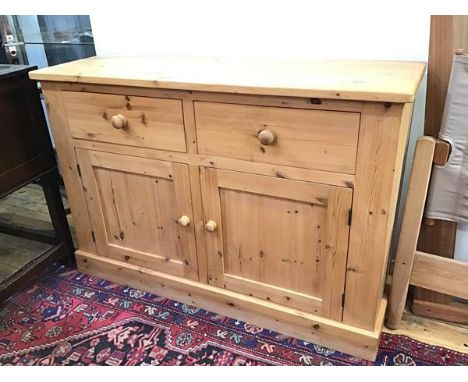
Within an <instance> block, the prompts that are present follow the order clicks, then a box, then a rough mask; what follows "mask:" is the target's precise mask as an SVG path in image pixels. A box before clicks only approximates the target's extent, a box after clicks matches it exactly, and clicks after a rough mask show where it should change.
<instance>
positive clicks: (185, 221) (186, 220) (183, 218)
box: [177, 215, 190, 227]
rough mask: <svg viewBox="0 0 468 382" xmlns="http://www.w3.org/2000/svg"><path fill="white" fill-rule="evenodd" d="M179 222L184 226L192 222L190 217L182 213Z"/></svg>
mask: <svg viewBox="0 0 468 382" xmlns="http://www.w3.org/2000/svg"><path fill="white" fill-rule="evenodd" d="M177 223H178V224H179V225H181V226H182V227H186V226H188V225H189V224H190V218H189V217H188V216H186V215H182V216H181V217H180V218H179V219H177Z"/></svg>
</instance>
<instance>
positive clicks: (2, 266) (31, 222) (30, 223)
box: [0, 184, 468, 354]
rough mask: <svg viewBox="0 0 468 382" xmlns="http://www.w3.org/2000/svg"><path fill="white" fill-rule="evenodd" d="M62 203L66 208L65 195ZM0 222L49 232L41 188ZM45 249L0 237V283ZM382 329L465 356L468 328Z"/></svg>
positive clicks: (13, 198) (26, 193) (9, 207)
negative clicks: (461, 353)
mask: <svg viewBox="0 0 468 382" xmlns="http://www.w3.org/2000/svg"><path fill="white" fill-rule="evenodd" d="M64 204H65V206H66V207H67V206H68V203H67V201H66V197H65V195H64ZM68 219H69V224H70V227H71V231H72V236H73V240H74V241H75V244H76V238H75V235H74V229H73V221H72V220H71V215H68ZM0 222H8V223H9V224H13V225H19V226H24V227H27V228H32V229H39V230H44V231H47V230H52V225H51V223H50V217H49V214H48V211H47V205H46V203H45V200H44V195H43V193H42V188H41V187H40V186H39V185H36V184H31V185H28V186H26V187H24V188H22V189H20V190H18V191H17V192H15V193H13V194H11V195H9V196H7V197H6V198H3V199H1V200H0ZM45 248H47V244H42V243H38V242H33V241H30V240H25V239H19V238H15V237H13V236H10V235H4V234H0V282H1V280H2V278H5V277H8V276H9V275H11V273H12V272H15V271H16V270H17V269H18V267H21V266H22V265H23V264H24V263H25V262H27V261H30V259H33V258H34V257H36V256H38V255H39V254H40V253H42V251H44V249H45ZM384 330H385V331H386V332H388V333H394V334H402V335H406V336H408V337H411V338H414V339H416V340H419V341H422V342H426V343H429V344H433V345H437V346H443V347H446V348H449V349H452V350H456V351H459V352H463V353H467V354H468V327H467V326H462V325H454V324H449V323H444V322H441V321H436V320H431V319H427V318H423V317H418V316H416V315H414V314H412V313H410V312H405V314H404V315H403V320H402V322H401V326H400V329H398V330H396V331H394V330H390V329H387V328H385V329H384Z"/></svg>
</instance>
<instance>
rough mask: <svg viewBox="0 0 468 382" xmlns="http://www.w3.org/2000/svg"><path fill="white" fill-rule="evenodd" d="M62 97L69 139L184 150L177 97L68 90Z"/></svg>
mask: <svg viewBox="0 0 468 382" xmlns="http://www.w3.org/2000/svg"><path fill="white" fill-rule="evenodd" d="M63 96H64V103H65V108H66V112H67V118H68V124H69V128H70V132H71V135H72V137H73V138H78V139H86V140H92V141H100V142H108V143H116V144H121V145H128V146H139V147H148V148H155V149H161V150H170V151H180V152H185V151H186V145H185V131H184V119H183V113H182V101H181V100H174V99H164V98H151V97H135V96H125V95H114V94H99V93H85V92H71V91H64V92H63ZM116 116H118V117H117V123H116V122H115V117H116ZM113 117H114V118H113ZM122 121H126V126H125V123H124V124H123V125H122V124H121V125H119V122H122ZM114 125H116V126H114ZM118 127H120V128H118Z"/></svg>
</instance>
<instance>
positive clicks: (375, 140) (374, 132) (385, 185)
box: [343, 104, 413, 330]
mask: <svg viewBox="0 0 468 382" xmlns="http://www.w3.org/2000/svg"><path fill="white" fill-rule="evenodd" d="M388 106H390V107H388ZM412 109H413V104H393V105H382V104H366V105H364V108H363V112H362V114H361V127H360V132H359V142H360V143H359V147H358V154H357V155H358V157H357V164H356V175H355V188H354V201H353V215H352V225H351V234H350V244H349V252H348V265H347V275H346V288H345V291H346V301H345V307H344V314H343V322H345V323H347V324H350V325H355V326H358V327H362V328H366V329H369V330H370V329H372V328H374V325H375V320H376V317H377V311H378V306H379V301H380V300H381V298H382V294H383V287H384V280H385V277H384V276H385V272H386V267H387V259H388V252H389V247H390V238H391V232H392V228H393V222H394V217H395V207H396V202H397V196H398V187H399V185H400V178H401V171H402V166H403V158H404V154H405V149H406V143H407V136H408V130H409V126H410V122H411V114H412Z"/></svg>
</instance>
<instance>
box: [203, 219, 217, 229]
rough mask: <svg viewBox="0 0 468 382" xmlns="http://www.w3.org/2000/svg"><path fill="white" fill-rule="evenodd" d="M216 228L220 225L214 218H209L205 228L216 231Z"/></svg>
mask: <svg viewBox="0 0 468 382" xmlns="http://www.w3.org/2000/svg"><path fill="white" fill-rule="evenodd" d="M216 228H218V225H217V224H216V222H215V221H213V220H209V221H208V222H207V223H206V224H205V229H206V230H207V231H208V232H214V231H216Z"/></svg>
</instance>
